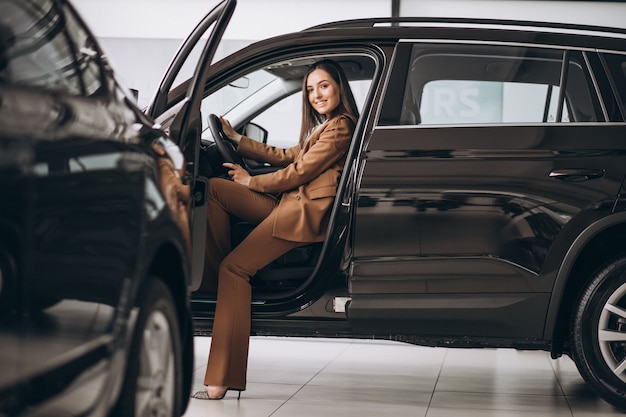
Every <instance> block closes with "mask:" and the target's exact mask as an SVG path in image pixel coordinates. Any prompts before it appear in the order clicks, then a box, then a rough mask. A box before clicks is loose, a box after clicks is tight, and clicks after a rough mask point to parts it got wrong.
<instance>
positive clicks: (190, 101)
mask: <svg viewBox="0 0 626 417" xmlns="http://www.w3.org/2000/svg"><path fill="white" fill-rule="evenodd" d="M236 4H237V2H236V0H224V1H222V2H220V3H219V4H218V5H217V6H215V8H213V10H211V11H210V12H209V13H208V14H207V15H206V16H205V17H204V18H203V19H202V20H201V21H200V23H198V25H197V26H196V27H195V29H194V30H193V31H192V32H191V34H190V35H189V36H188V37H187V39H186V40H185V41H184V42H183V44H182V45H181V46H180V48H179V50H178V52H177V54H176V56H175V57H174V59H173V60H172V62H171V64H170V66H169V68H168V69H167V71H166V73H165V75H164V76H163V79H162V80H161V83H160V85H159V89H158V90H157V92H156V94H155V96H154V98H153V99H152V101H151V103H150V105H149V106H148V108H147V110H146V113H147V114H148V115H149V116H151V117H153V118H154V119H156V120H157V122H159V124H161V125H162V127H163V128H164V129H165V130H166V131H167V132H168V133H169V134H170V136H171V137H172V139H173V140H174V141H175V142H176V143H177V144H178V146H179V147H180V149H181V150H182V151H183V154H184V156H185V163H186V166H187V178H186V181H187V182H188V183H189V184H190V186H191V187H192V192H193V196H194V198H193V202H194V207H193V212H192V216H191V219H192V228H191V230H192V236H191V239H192V267H191V272H192V288H191V289H192V291H193V290H196V289H198V287H199V286H200V283H201V282H202V270H203V268H204V242H205V237H206V235H205V234H206V183H205V182H201V181H197V174H198V158H199V150H200V140H201V132H202V114H201V111H200V104H201V102H202V97H203V93H204V88H205V85H206V80H207V79H206V74H207V69H208V67H209V66H210V65H211V62H212V60H213V57H214V56H215V51H216V49H217V46H218V44H219V42H220V40H221V38H222V35H223V34H224V31H225V30H226V26H227V25H228V22H229V21H230V18H231V16H232V14H233V12H234V10H235V6H236ZM179 91H185V94H184V95H181V94H178V92H179ZM172 97H177V98H176V100H175V101H174V100H173V99H172Z"/></svg>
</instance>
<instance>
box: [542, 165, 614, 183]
mask: <svg viewBox="0 0 626 417" xmlns="http://www.w3.org/2000/svg"><path fill="white" fill-rule="evenodd" d="M605 172H606V171H605V170H603V169H584V168H574V169H555V170H554V171H551V172H550V178H556V179H557V180H561V181H567V182H581V181H588V180H594V179H596V178H601V177H603V176H604V174H605Z"/></svg>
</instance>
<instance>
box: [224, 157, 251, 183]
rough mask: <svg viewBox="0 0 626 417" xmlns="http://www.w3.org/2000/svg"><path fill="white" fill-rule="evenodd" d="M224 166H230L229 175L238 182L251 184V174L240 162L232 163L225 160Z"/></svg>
mask: <svg viewBox="0 0 626 417" xmlns="http://www.w3.org/2000/svg"><path fill="white" fill-rule="evenodd" d="M222 166H224V167H226V168H228V175H229V176H230V178H231V179H232V180H233V181H235V182H236V183H238V184H241V185H245V186H246V187H247V186H248V185H250V178H251V177H250V174H248V171H246V170H245V169H243V168H242V167H241V165H239V164H231V163H230V162H224V163H223V164H222Z"/></svg>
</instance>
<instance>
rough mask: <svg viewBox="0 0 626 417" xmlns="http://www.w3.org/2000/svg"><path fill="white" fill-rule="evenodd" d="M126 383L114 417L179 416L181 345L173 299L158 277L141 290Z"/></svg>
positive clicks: (181, 382) (112, 414) (180, 408)
mask: <svg viewBox="0 0 626 417" xmlns="http://www.w3.org/2000/svg"><path fill="white" fill-rule="evenodd" d="M139 297H141V299H140V300H139V302H138V307H139V315H138V318H137V323H136V326H135V330H134V333H133V339H132V344H131V348H130V355H129V357H128V365H127V370H126V376H125V379H124V384H123V387H122V390H121V393H120V397H119V399H118V402H117V404H116V406H115V408H114V410H113V412H112V413H111V414H110V416H111V417H113V416H115V417H135V416H136V417H140V416H156V417H179V416H180V415H181V414H182V406H181V404H182V403H183V402H182V386H183V381H182V374H183V373H182V366H183V365H182V363H183V362H182V348H181V340H180V331H179V326H178V318H177V315H176V308H175V306H174V300H173V298H172V295H171V293H170V291H169V290H168V288H167V287H166V286H165V284H164V283H163V282H162V281H161V280H159V279H154V278H153V279H150V280H149V281H148V282H147V283H146V285H145V286H144V288H143V289H142V290H141V291H140V293H139Z"/></svg>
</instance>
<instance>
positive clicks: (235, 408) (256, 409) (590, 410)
mask: <svg viewBox="0 0 626 417" xmlns="http://www.w3.org/2000/svg"><path fill="white" fill-rule="evenodd" d="M209 345H210V338H204V337H197V338H196V358H195V359H196V362H195V363H196V369H195V376H194V391H196V390H200V389H202V388H203V385H202V379H203V377H204V371H205V368H206V361H207V352H208V349H209ZM625 415H626V414H622V413H620V412H618V411H617V410H615V409H614V408H613V407H611V406H610V405H609V404H607V403H605V402H604V401H602V400H601V399H600V398H598V397H597V395H595V394H594V393H593V392H591V391H590V390H589V388H588V387H587V386H586V384H585V383H584V381H583V380H582V378H581V377H580V375H579V373H578V371H577V370H576V367H575V366H574V364H573V362H572V361H571V360H570V359H569V358H566V357H563V358H561V359H559V360H556V361H554V360H552V359H550V356H549V354H548V353H546V352H534V351H516V350H512V349H444V348H429V347H421V346H412V345H408V344H403V343H395V342H384V341H359V340H345V339H288V338H265V337H253V338H252V340H251V344H250V360H249V368H248V388H247V390H246V391H244V392H243V393H242V395H241V400H239V401H237V394H236V393H228V394H227V396H226V398H225V399H224V400H222V401H202V400H196V399H191V403H190V404H189V408H188V410H187V413H186V414H185V417H209V416H211V417H218V416H245V417H269V416H272V417H309V416H311V417H313V416H315V417H318V416H321V417H339V416H351V417H352V416H359V417H370V416H376V417H382V416H384V417H390V416H402V417H404V416H410V417H452V416H454V417H489V416H493V417H531V416H532V417H545V416H574V417H587V416H588V417H591V416H594V417H598V416H602V417H611V416H625Z"/></svg>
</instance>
